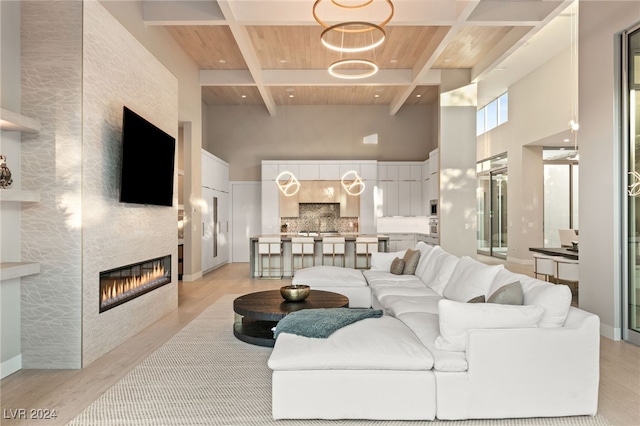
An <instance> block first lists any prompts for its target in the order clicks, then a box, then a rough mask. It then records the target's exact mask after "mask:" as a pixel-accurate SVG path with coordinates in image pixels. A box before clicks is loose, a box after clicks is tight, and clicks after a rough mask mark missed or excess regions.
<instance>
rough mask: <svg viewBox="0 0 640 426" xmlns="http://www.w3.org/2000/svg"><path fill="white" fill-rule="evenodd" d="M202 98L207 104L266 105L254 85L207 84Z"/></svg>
mask: <svg viewBox="0 0 640 426" xmlns="http://www.w3.org/2000/svg"><path fill="white" fill-rule="evenodd" d="M202 100H203V102H204V103H205V104H207V105H264V101H263V100H262V96H260V92H259V91H258V88H257V87H254V86H205V87H203V88H202Z"/></svg>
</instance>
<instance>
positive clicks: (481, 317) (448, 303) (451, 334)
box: [435, 299, 544, 352]
mask: <svg viewBox="0 0 640 426" xmlns="http://www.w3.org/2000/svg"><path fill="white" fill-rule="evenodd" d="M543 312H544V309H542V307H540V306H534V305H532V306H520V305H499V304H496V303H462V302H456V301H454V300H446V299H442V300H440V302H438V314H439V321H440V335H439V336H438V337H437V338H436V341H435V347H436V349H440V350H443V351H458V352H463V351H465V350H466V346H467V331H468V330H472V329H487V328H489V329H490V328H495V329H498V328H502V329H504V328H535V327H537V326H538V322H539V321H540V318H541V317H542V314H543Z"/></svg>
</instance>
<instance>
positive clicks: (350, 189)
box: [341, 170, 364, 195]
mask: <svg viewBox="0 0 640 426" xmlns="http://www.w3.org/2000/svg"><path fill="white" fill-rule="evenodd" d="M350 175H353V179H347V176H350ZM341 183H342V187H343V188H344V189H345V191H347V193H349V195H360V194H362V193H363V192H364V182H363V181H362V178H361V177H360V175H358V172H356V171H355V170H349V171H348V172H347V173H345V174H344V175H342V179H341Z"/></svg>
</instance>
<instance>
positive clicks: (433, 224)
mask: <svg viewBox="0 0 640 426" xmlns="http://www.w3.org/2000/svg"><path fill="white" fill-rule="evenodd" d="M429 235H430V236H432V237H437V236H438V218H437V217H433V216H431V217H429Z"/></svg>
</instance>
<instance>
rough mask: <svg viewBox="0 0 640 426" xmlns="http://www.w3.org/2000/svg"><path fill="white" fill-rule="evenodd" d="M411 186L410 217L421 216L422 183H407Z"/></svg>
mask: <svg viewBox="0 0 640 426" xmlns="http://www.w3.org/2000/svg"><path fill="white" fill-rule="evenodd" d="M409 184H410V185H411V197H410V200H411V206H410V209H409V215H410V216H422V181H419V180H418V181H412V182H409Z"/></svg>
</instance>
